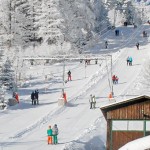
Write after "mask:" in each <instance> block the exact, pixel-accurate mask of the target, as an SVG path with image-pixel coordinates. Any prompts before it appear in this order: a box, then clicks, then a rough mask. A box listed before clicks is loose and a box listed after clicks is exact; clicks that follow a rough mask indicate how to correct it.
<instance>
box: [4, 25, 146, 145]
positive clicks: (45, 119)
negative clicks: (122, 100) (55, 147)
mask: <svg viewBox="0 0 150 150" xmlns="http://www.w3.org/2000/svg"><path fill="white" fill-rule="evenodd" d="M143 29H144V26H140V29H139V28H138V30H136V29H135V32H133V34H132V35H131V36H130V37H129V39H127V41H125V42H124V43H123V44H122V47H124V46H125V45H127V44H130V43H132V42H133V40H132V39H134V40H135V37H136V36H137V35H139V33H141V31H142V30H143ZM118 49H119V47H117V48H116V49H115V50H118ZM115 54H116V55H115V61H113V67H114V66H115V63H116V62H117V61H118V59H119V57H120V55H121V54H122V53H121V52H117V53H115ZM126 54H127V51H126ZM124 55H125V54H124ZM110 63H111V62H110V60H109V61H108V64H110ZM78 67H79V65H78V66H76V67H74V68H72V70H73V69H76V68H78ZM109 71H110V68H109ZM106 73H107V69H106V65H105V64H104V63H103V66H101V69H99V71H97V72H96V73H95V74H94V75H93V76H92V77H91V78H90V79H89V81H88V82H87V83H86V84H85V85H84V87H83V89H82V90H80V91H77V92H76V93H75V94H74V95H73V96H72V97H73V98H71V99H69V102H74V101H76V100H77V99H78V98H79V97H82V96H83V95H85V94H87V91H89V90H90V89H91V88H93V86H94V85H95V84H96V83H97V82H98V81H100V80H101V79H102V78H103V77H104V76H105V75H106ZM137 77H138V74H137V76H136V77H135V78H134V79H133V80H132V81H131V82H130V83H132V82H134V80H136V78H137ZM56 82H57V81H54V82H53V83H51V84H54V83H56ZM51 84H48V86H49V85H51ZM129 86H130V85H129V84H128V86H126V88H125V89H124V90H123V92H122V93H120V94H119V95H122V94H123V93H124V96H125V95H126V94H127V93H128V92H127V91H129ZM134 86H135V85H134ZM130 89H131V88H130ZM77 93H78V94H77ZM125 93H126V94H125ZM28 98H29V97H27V98H26V99H28ZM65 109H66V108H65V107H61V108H57V109H54V110H53V111H52V112H50V113H48V114H47V115H45V116H43V117H42V118H40V119H39V120H38V121H36V122H34V123H33V124H31V125H30V126H28V127H26V128H24V129H22V130H20V131H19V132H18V133H16V134H14V135H12V136H10V137H8V139H12V140H13V141H14V140H18V138H22V137H23V136H24V135H26V134H29V133H30V132H32V131H33V130H35V129H36V128H37V127H41V126H42V125H44V124H46V123H47V122H49V121H50V120H51V118H52V117H53V116H55V115H58V114H59V113H62V112H63V111H64V110H65ZM94 129H95V126H94V125H91V127H89V128H87V129H85V130H84V131H83V133H82V134H80V135H79V136H78V137H76V139H75V140H78V139H80V138H81V137H82V136H84V135H85V134H87V133H89V132H91V131H92V130H94ZM5 145H7V144H5ZM71 145H72V142H71V143H69V144H66V145H65V146H64V148H68V147H70V146H71Z"/></svg>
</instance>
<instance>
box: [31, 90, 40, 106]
mask: <svg viewBox="0 0 150 150" xmlns="http://www.w3.org/2000/svg"><path fill="white" fill-rule="evenodd" d="M31 100H32V105H36V104H38V105H39V91H38V90H35V91H33V92H32V93H31Z"/></svg>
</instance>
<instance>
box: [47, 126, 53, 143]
mask: <svg viewBox="0 0 150 150" xmlns="http://www.w3.org/2000/svg"><path fill="white" fill-rule="evenodd" d="M52 133H53V132H52V129H51V126H49V128H48V129H47V136H48V139H47V143H48V144H52V135H53V134H52Z"/></svg>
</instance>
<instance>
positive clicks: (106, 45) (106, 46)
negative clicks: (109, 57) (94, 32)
mask: <svg viewBox="0 0 150 150" xmlns="http://www.w3.org/2000/svg"><path fill="white" fill-rule="evenodd" d="M105 48H106V49H107V48H108V42H107V41H105Z"/></svg>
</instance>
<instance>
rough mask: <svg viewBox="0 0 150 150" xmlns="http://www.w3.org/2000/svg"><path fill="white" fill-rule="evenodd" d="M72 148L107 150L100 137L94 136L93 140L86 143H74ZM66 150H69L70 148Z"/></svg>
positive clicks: (77, 141) (79, 141) (78, 141)
mask: <svg viewBox="0 0 150 150" xmlns="http://www.w3.org/2000/svg"><path fill="white" fill-rule="evenodd" d="M71 147H72V148H73V149H78V150H105V149H106V148H105V145H104V142H103V141H102V140H101V139H100V137H99V136H94V137H93V138H92V139H90V140H89V141H85V142H83V141H81V140H76V141H73V144H72V146H71ZM65 150H69V148H68V149H65Z"/></svg>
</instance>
